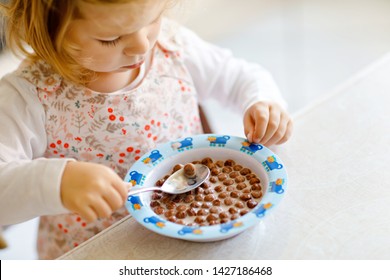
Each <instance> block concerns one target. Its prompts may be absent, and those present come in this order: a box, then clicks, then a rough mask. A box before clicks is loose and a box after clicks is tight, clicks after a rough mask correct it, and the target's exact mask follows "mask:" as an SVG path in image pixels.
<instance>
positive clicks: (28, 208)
mask: <svg viewBox="0 0 390 280" xmlns="http://www.w3.org/2000/svg"><path fill="white" fill-rule="evenodd" d="M35 91H36V89H35V87H34V86H33V85H32V84H30V83H28V82H27V81H26V80H24V79H22V78H19V77H17V76H16V75H15V74H9V75H7V76H5V77H4V78H3V79H2V80H1V81H0V120H1V121H0V225H7V224H15V223H19V222H22V221H25V220H28V219H31V218H34V217H37V216H41V215H47V214H59V213H66V212H68V211H67V210H66V209H65V208H64V207H63V205H62V202H61V197H60V184H61V177H62V173H63V169H64V167H65V164H66V162H67V160H68V159H45V158H42V156H43V154H44V152H45V150H46V145H47V141H46V133H45V127H44V119H45V113H44V109H43V106H42V104H41V103H40V102H39V100H38V97H37V94H36V92H35Z"/></svg>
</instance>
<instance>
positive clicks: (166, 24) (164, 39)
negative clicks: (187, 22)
mask: <svg viewBox="0 0 390 280" xmlns="http://www.w3.org/2000/svg"><path fill="white" fill-rule="evenodd" d="M184 29H185V28H184V27H183V26H182V25H181V24H180V23H178V22H177V21H174V20H172V19H169V18H163V21H162V24H161V32H160V35H159V37H158V40H157V42H158V45H159V46H160V47H161V48H162V49H164V50H166V51H168V52H169V51H170V52H175V51H179V50H181V49H182V48H184V47H185V43H186V42H185V38H184V37H185V36H184V34H183V30H184Z"/></svg>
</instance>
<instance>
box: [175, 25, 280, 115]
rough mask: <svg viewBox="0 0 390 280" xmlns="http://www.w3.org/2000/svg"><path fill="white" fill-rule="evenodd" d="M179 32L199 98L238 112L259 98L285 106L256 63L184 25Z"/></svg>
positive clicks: (277, 91)
mask: <svg viewBox="0 0 390 280" xmlns="http://www.w3.org/2000/svg"><path fill="white" fill-rule="evenodd" d="M179 34H180V36H181V38H180V40H181V41H182V44H183V45H184V54H183V57H184V63H185V65H186V66H187V68H188V69H189V71H190V74H191V75H192V78H193V81H194V83H195V87H196V89H197V91H198V95H199V101H200V102H202V101H203V100H205V99H207V98H213V99H215V100H217V101H219V102H221V103H222V105H223V106H228V107H231V108H233V109H235V111H237V112H240V113H244V112H245V110H246V109H247V108H248V107H249V106H250V105H252V104H253V103H255V102H257V101H262V100H273V101H276V102H278V103H279V104H280V105H282V106H283V107H286V102H285V101H284V99H283V98H282V96H281V94H280V92H279V89H278V87H277V86H276V84H275V82H274V80H273V78H272V76H271V75H270V73H269V72H268V71H266V70H265V69H264V68H262V67H261V66H260V65H258V64H255V63H249V62H247V61H245V60H242V59H238V58H235V57H233V55H232V53H231V51H229V50H226V49H222V48H220V47H218V46H215V45H213V44H210V43H207V42H205V41H203V40H202V39H200V38H199V37H198V36H197V35H196V34H195V33H193V32H192V31H190V30H188V29H186V28H185V27H181V28H180V32H179Z"/></svg>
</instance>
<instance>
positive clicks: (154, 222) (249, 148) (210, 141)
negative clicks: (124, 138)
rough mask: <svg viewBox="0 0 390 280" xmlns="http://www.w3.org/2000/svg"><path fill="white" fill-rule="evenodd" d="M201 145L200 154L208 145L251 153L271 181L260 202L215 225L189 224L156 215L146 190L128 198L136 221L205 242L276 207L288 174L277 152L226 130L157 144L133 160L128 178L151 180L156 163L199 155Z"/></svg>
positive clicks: (136, 181) (138, 183) (220, 150)
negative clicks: (227, 132) (244, 212)
mask: <svg viewBox="0 0 390 280" xmlns="http://www.w3.org/2000/svg"><path fill="white" fill-rule="evenodd" d="M214 148H216V149H214ZM198 149H199V151H200V153H201V154H202V153H205V149H208V150H209V151H210V156H212V155H213V153H214V151H216V153H217V154H221V155H225V150H226V152H227V154H229V153H230V152H229V151H230V150H232V151H234V153H237V156H238V157H240V158H241V156H239V154H242V157H248V156H249V157H250V158H251V159H250V160H251V161H255V162H257V164H258V166H260V167H261V168H260V169H262V171H263V172H264V175H263V176H265V178H266V179H265V180H266V182H267V183H266V185H268V187H267V189H266V192H265V193H264V195H263V197H262V199H261V201H260V202H259V204H258V205H257V206H256V207H255V208H254V209H252V210H251V211H250V212H249V213H248V214H246V215H243V216H241V217H240V218H239V220H235V221H230V222H228V223H225V224H218V225H213V226H187V225H181V224H177V223H172V222H169V221H167V220H165V218H164V217H160V216H158V215H156V213H155V212H154V211H153V209H152V208H151V207H150V206H149V204H150V197H149V196H150V194H147V193H143V194H140V195H139V196H128V199H127V201H126V208H127V210H128V211H129V213H130V214H131V215H132V216H133V217H134V218H135V220H136V221H137V222H139V223H140V224H142V225H143V226H145V227H146V228H148V229H149V230H151V231H154V232H156V233H158V234H162V235H164V236H168V237H174V238H179V239H184V240H191V241H205V242H208V241H215V240H221V239H225V238H230V237H232V236H234V235H236V234H238V233H240V232H242V231H244V230H246V229H247V228H249V227H251V226H253V225H254V224H255V223H257V222H256V221H258V219H262V218H263V217H264V216H265V215H266V214H267V213H268V212H269V211H270V210H272V209H273V208H275V206H276V205H277V204H278V203H279V201H280V200H281V199H282V197H283V196H284V194H285V193H286V188H287V174H286V170H285V167H284V166H283V164H282V161H281V160H280V159H279V158H278V156H277V155H275V154H274V153H273V152H272V151H271V150H269V149H268V148H267V147H265V146H262V145H260V144H254V143H249V142H248V141H247V140H246V139H244V138H241V137H236V136H228V135H223V134H222V135H218V134H201V135H191V136H187V137H183V138H179V139H177V140H174V141H170V142H167V143H163V144H157V145H156V147H155V148H154V149H153V150H151V151H149V152H148V153H145V154H144V155H143V156H141V158H140V159H139V160H138V161H137V162H135V163H134V164H133V166H132V167H131V168H130V170H129V171H128V173H127V175H126V177H125V181H126V182H129V183H131V185H133V186H135V185H136V186H143V185H145V184H149V183H150V182H149V180H150V179H149V178H150V176H152V178H153V176H155V175H153V174H155V173H154V170H155V167H156V166H157V167H156V168H158V166H159V165H160V164H159V163H160V162H162V161H165V160H171V159H172V158H175V157H176V156H178V157H183V156H184V158H185V157H186V156H185V154H186V153H187V151H188V153H189V154H193V155H196V154H197V150H198ZM164 164H165V162H164ZM153 180H154V179H153ZM266 185H264V186H266ZM256 217H257V218H258V219H257V218H256Z"/></svg>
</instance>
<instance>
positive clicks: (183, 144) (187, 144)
mask: <svg viewBox="0 0 390 280" xmlns="http://www.w3.org/2000/svg"><path fill="white" fill-rule="evenodd" d="M192 140H193V139H192V137H187V138H184V140H180V141H175V142H172V143H171V148H172V149H173V150H177V151H179V152H183V151H185V150H190V149H192V148H193V144H192Z"/></svg>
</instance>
